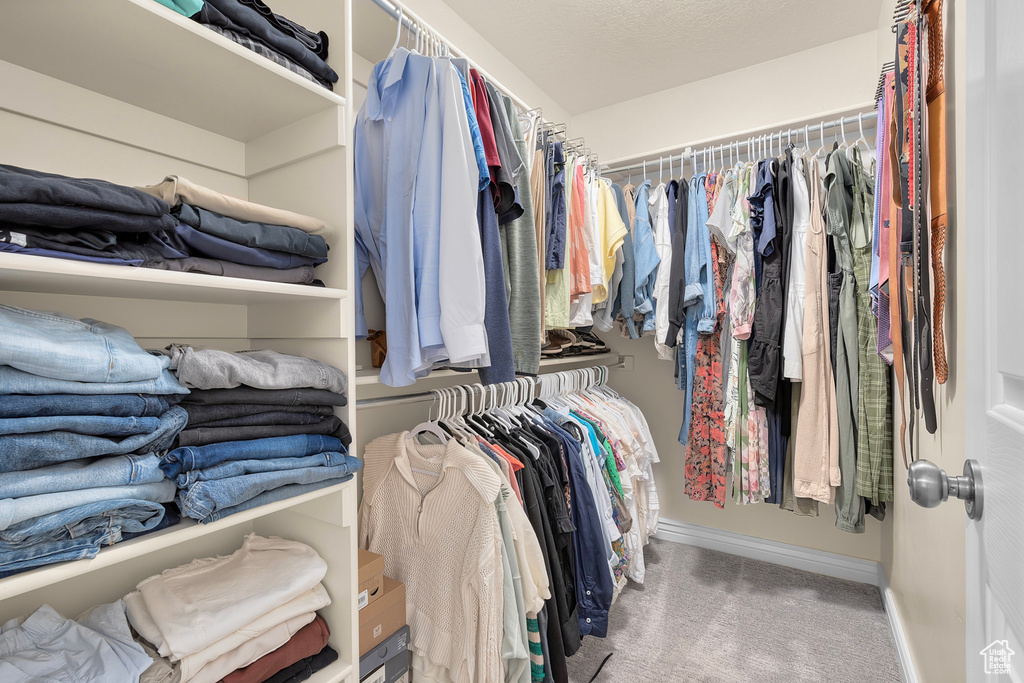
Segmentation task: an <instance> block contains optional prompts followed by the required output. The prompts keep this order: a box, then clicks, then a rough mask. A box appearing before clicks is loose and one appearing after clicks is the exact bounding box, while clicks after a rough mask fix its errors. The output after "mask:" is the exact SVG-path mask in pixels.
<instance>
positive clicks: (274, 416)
mask: <svg viewBox="0 0 1024 683" xmlns="http://www.w3.org/2000/svg"><path fill="white" fill-rule="evenodd" d="M164 353H165V354H167V356H168V357H169V358H170V359H171V368H173V370H174V372H176V373H177V377H178V380H179V381H180V382H181V383H182V384H183V385H184V386H186V387H192V388H194V391H192V393H191V394H190V395H189V396H188V397H186V398H185V399H183V401H182V404H181V407H182V409H183V410H184V411H185V412H186V414H187V415H188V416H189V426H188V428H187V429H185V430H183V431H182V432H181V433H180V434H178V436H177V445H178V448H176V449H174V450H173V451H171V452H170V453H167V454H166V455H164V456H163V458H162V459H161V460H162V461H161V465H160V466H161V468H162V469H163V471H164V473H165V474H166V475H167V476H168V477H169V478H170V479H172V480H173V481H174V482H175V484H177V486H178V489H179V491H178V495H177V499H176V500H177V503H178V507H179V508H180V510H181V513H182V514H183V515H185V516H186V517H190V518H192V519H196V520H199V521H200V522H204V523H205V522H212V521H215V520H217V519H221V518H224V517H227V516H228V515H231V514H234V513H236V512H241V511H243V510H248V509H251V508H254V507H258V506H260V505H265V504H267V503H272V502H276V501H279V500H284V499H285V498H291V497H293V496H297V495H301V494H303V493H307V492H309V491H314V490H316V489H319V488H324V487H326V486H331V485H334V484H337V483H340V482H342V481H346V480H348V479H349V478H351V477H352V474H353V473H354V472H355V471H357V470H358V469H359V468H360V467H361V466H362V464H361V462H360V461H359V460H358V459H357V458H354V457H351V456H349V455H348V454H347V447H348V445H349V444H350V443H351V441H352V438H351V435H350V434H349V430H348V427H346V425H345V423H344V422H342V421H341V420H340V419H339V418H338V417H336V416H335V415H334V411H333V406H338V405H345V403H346V398H345V390H346V389H347V380H346V377H345V374H344V373H343V372H342V371H341V370H339V369H337V368H334V367H331V366H329V365H326V364H324V363H320V362H319V361H316V360H312V359H309V358H301V357H299V356H289V355H286V354H281V353H276V352H273V351H243V352H238V353H228V352H225V351H218V350H214V349H197V348H193V347H190V346H180V345H176V346H170V347H168V348H167V349H166V350H165V351H164Z"/></svg>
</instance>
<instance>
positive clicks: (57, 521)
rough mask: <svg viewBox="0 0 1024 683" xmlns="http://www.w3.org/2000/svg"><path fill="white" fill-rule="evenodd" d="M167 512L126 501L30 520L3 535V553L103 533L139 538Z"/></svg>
mask: <svg viewBox="0 0 1024 683" xmlns="http://www.w3.org/2000/svg"><path fill="white" fill-rule="evenodd" d="M172 507H173V506H172ZM165 511H166V508H165V506H164V505H161V504H160V503H157V502H154V501H151V500H135V499H130V498H125V499H116V500H102V501H99V502H97V503H89V504H87V505H81V506H79V507H76V508H69V509H67V510H61V511H60V512H59V513H57V514H53V515H46V516H45V517H35V518H33V519H28V520H25V521H24V522H20V523H18V524H15V525H14V526H12V527H11V528H10V529H7V530H5V531H0V551H4V552H6V551H21V550H25V549H29V548H32V547H34V546H37V545H40V544H43V543H56V542H62V541H69V540H74V539H76V538H83V537H85V536H88V535H90V534H95V533H96V532H98V531H102V530H103V529H119V530H120V533H122V534H129V533H130V534H133V535H134V534H139V533H142V532H145V531H149V530H151V529H153V528H154V527H156V526H157V524H159V523H160V522H161V520H162V519H163V517H164V513H165ZM179 519H180V518H179Z"/></svg>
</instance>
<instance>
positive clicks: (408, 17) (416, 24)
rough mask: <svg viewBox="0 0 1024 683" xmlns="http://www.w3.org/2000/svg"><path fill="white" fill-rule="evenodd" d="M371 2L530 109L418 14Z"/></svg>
mask: <svg viewBox="0 0 1024 683" xmlns="http://www.w3.org/2000/svg"><path fill="white" fill-rule="evenodd" d="M373 2H374V4H376V5H377V7H380V8H381V9H382V10H384V11H385V12H387V13H388V14H390V15H391V17H392V18H393V19H395V20H397V19H398V18H399V16H401V18H402V25H403V26H405V27H406V28H407V29H409V30H410V31H413V32H415V33H417V34H418V33H419V32H420V28H421V27H422V28H423V29H425V30H426V31H427V32H428V33H430V34H431V35H432V36H433V37H434V38H436V39H437V40H439V41H440V42H442V43H444V44H445V45H447V46H448V49H449V50H451V51H452V53H453V54H455V55H458V56H459V57H462V58H463V59H466V60H467V61H468V62H469V63H470V64H471V65H472V66H473V68H474V69H476V70H477V71H479V72H480V75H481V76H483V77H484V78H485V79H486V80H487V81H489V82H490V83H491V85H493V86H494V87H495V88H497V89H498V90H500V91H502V92H503V93H505V94H506V95H508V96H509V97H511V98H512V100H513V101H514V102H515V103H516V104H518V105H519V106H520V107H521V108H522V110H523V111H529V110H530V105H528V104H526V102H524V101H523V100H521V99H520V98H519V97H517V96H516V94H515V93H514V92H512V91H511V90H509V89H508V88H506V87H505V86H503V85H502V84H501V83H500V82H499V81H498V80H497V79H496V78H494V77H493V76H491V75H490V74H489V73H487V71H486V70H484V69H482V68H481V67H480V65H479V64H477V63H476V62H474V61H473V60H472V59H470V58H469V57H468V56H467V55H466V53H465V52H463V51H462V50H460V49H458V48H457V47H455V46H454V45H452V44H451V42H449V41H448V40H447V39H446V38H445V37H444V36H442V35H441V34H440V33H438V32H437V31H435V30H434V29H433V28H432V27H431V26H430V24H428V23H427V22H425V21H423V20H422V19H420V18H419V17H418V16H416V15H415V14H413V13H412V12H410V11H409V10H408V8H406V7H405V6H402V8H401V10H399V8H398V5H397V4H395V3H393V2H390V1H389V0H373Z"/></svg>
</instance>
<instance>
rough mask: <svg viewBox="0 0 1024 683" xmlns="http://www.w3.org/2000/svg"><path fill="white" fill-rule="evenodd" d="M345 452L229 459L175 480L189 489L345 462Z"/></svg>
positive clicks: (184, 473)
mask: <svg viewBox="0 0 1024 683" xmlns="http://www.w3.org/2000/svg"><path fill="white" fill-rule="evenodd" d="M345 457H347V456H346V455H345V454H344V453H317V454H316V455H307V456H305V457H303V458H270V459H269V460H229V461H228V462H222V463H221V464H219V465H214V466H213V467H205V468H203V469H201V470H192V471H191V472H182V473H181V474H179V475H178V476H177V478H176V479H175V480H174V483H176V484H177V485H178V488H179V489H187V488H188V487H189V486H191V485H192V484H195V483H196V482H198V481H213V480H216V479H227V478H229V477H241V476H242V475H245V474H258V473H260V472H279V471H281V470H299V469H305V468H309V467H330V466H332V465H337V464H339V463H342V462H344V461H345V460H344V458H345Z"/></svg>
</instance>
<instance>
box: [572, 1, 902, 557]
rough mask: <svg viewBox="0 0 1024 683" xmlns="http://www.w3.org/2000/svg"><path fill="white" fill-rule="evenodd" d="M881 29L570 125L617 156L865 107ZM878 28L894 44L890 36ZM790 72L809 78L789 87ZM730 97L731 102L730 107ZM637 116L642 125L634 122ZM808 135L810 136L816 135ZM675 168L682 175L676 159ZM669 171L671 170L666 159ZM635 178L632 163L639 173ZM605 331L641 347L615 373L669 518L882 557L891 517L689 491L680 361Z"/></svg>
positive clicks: (623, 345)
mask: <svg viewBox="0 0 1024 683" xmlns="http://www.w3.org/2000/svg"><path fill="white" fill-rule="evenodd" d="M890 16H891V13H890ZM877 37H878V36H876V34H875V33H873V32H872V33H866V34H862V35H858V36H854V37H852V38H847V39H844V40H840V41H836V42H833V43H828V44H826V45H823V46H820V47H817V48H813V49H811V50H807V51H804V52H799V53H796V54H793V55H789V56H786V57H781V58H779V59H775V60H771V61H768V62H764V63H761V64H757V65H754V66H750V67H747V68H744V69H739V70H737V71H732V72H729V73H726V74H722V75H720V76H715V77H713V78H707V79H704V80H701V81H697V82H695V83H690V84H687V85H683V86H679V87H676V88H671V89H669V90H663V91H661V92H657V93H653V94H651V95H647V96H645V97H640V98H637V99H634V100H629V101H627V102H622V103H619V104H615V105H612V106H609V107H605V108H603V109H599V110H596V111H592V112H588V113H585V114H581V115H579V116H576V117H574V118H573V120H572V129H571V134H572V135H574V136H575V135H582V136H583V137H585V138H586V139H587V142H588V143H589V144H590V145H591V146H592V148H593V149H595V150H596V151H597V152H598V153H599V154H600V155H601V159H602V160H603V161H604V160H607V161H613V160H615V159H621V158H624V157H631V156H636V155H641V154H644V153H649V152H650V151H651V150H657V149H662V148H670V147H672V146H681V145H685V144H687V143H691V142H695V141H699V140H717V139H719V138H721V139H722V141H730V140H732V139H735V137H736V135H737V133H740V132H743V131H755V130H762V129H763V130H765V131H776V130H778V129H780V128H786V127H787V124H790V123H793V122H797V121H800V122H803V121H820V120H822V119H832V118H835V115H836V114H838V113H850V112H855V111H865V110H867V109H870V108H871V97H872V95H873V93H874V89H875V83H876V82H877V79H878V65H877V64H876V54H877V45H876V38H877ZM880 37H881V39H882V40H888V43H889V44H890V45H891V43H892V38H891V37H889V36H880ZM784 77H785V78H790V79H795V81H793V82H795V83H800V84H802V85H801V86H800V87H789V86H783V85H782V83H783V79H784ZM729 102H733V103H734V105H733V106H728V105H727V103H729ZM711 112H714V115H711ZM630 121H635V122H637V123H638V124H639V123H640V122H642V125H636V126H632V127H629V125H628V122H630ZM623 126H627V128H628V130H624V129H623ZM850 132H851V131H849V130H848V131H847V133H848V134H849V133H850ZM826 135H827V133H826ZM811 136H812V140H813V139H814V137H815V134H814V133H813V132H812V134H811ZM814 144H817V143H813V142H812V145H814ZM677 162H678V158H677ZM674 170H675V174H676V175H677V176H678V175H679V165H678V163H676V164H675V169H674ZM647 172H648V177H649V178H651V180H652V182H654V183H657V182H658V181H657V176H658V168H657V164H654V166H653V168H652V165H651V164H648V165H647ZM664 172H665V177H666V178H667V177H668V164H665V168H664ZM689 173H690V171H689V169H688V170H687V174H689ZM638 177H639V176H638V175H637V174H636V172H634V175H633V178H634V182H638V181H637V178H638ZM604 338H605V339H606V340H607V341H608V343H609V344H610V345H611V346H612V348H613V350H615V351H618V352H619V353H622V354H625V355H632V356H634V370H633V372H632V373H626V372H620V373H618V374H617V375H615V376H614V378H613V381H614V383H615V386H616V388H617V389H619V390H620V391H622V392H623V393H625V394H626V395H627V396H629V397H630V399H631V400H633V401H635V402H636V403H637V405H638V406H640V408H641V409H642V410H643V411H644V414H645V415H647V416H648V419H649V420H650V423H651V428H652V430H654V438H655V440H656V441H657V444H658V450H659V453H660V454H661V463H660V464H659V465H657V466H655V471H654V474H655V479H656V480H657V483H658V491H659V494H660V498H661V511H662V517H663V518H667V519H671V520H676V521H680V522H687V523H691V524H699V525H701V526H706V527H710V528H713V529H722V530H725V531H731V532H734V533H739V534H747V535H750V536H756V537H759V538H766V539H769V540H773V541H780V542H783V543H790V544H793V545H798V546H804V547H807V548H813V549H815V550H824V551H827V552H832V553H839V554H842V555H849V556H852V557H857V558H862V559H866V560H871V561H874V562H879V561H881V560H882V558H883V556H884V555H883V529H884V528H885V527H886V526H888V525H890V524H891V522H889V521H888V520H887V521H886V522H884V523H882V524H880V523H879V522H877V521H875V520H874V519H871V520H869V521H868V523H867V530H866V531H865V533H863V534H850V533H846V532H844V531H840V530H838V529H836V528H835V514H834V512H833V510H832V508H830V507H826V506H821V513H820V516H819V517H817V518H806V517H797V516H795V515H794V514H793V513H791V512H784V511H782V510H780V509H779V507H778V506H777V505H765V504H758V505H750V506H738V505H735V504H734V503H732V502H731V501H730V502H728V503H727V504H726V507H725V509H724V510H719V509H718V508H716V507H715V506H714V505H712V504H710V503H707V502H694V501H691V500H690V499H689V498H687V497H686V496H684V495H683V494H682V489H683V482H684V469H683V464H684V457H685V453H686V451H685V448H684V447H683V446H682V445H680V444H679V442H678V441H677V436H678V433H679V423H680V420H681V416H682V407H681V406H682V393H681V392H680V391H679V390H678V389H677V388H676V385H675V382H674V380H673V378H672V373H673V364H672V363H671V362H669V361H663V360H659V359H658V355H657V353H656V352H655V350H654V343H653V341H652V338H651V337H645V338H643V339H642V340H640V341H634V342H631V341H629V340H627V339H623V338H621V337H612V336H611V335H604ZM791 452H792V449H791Z"/></svg>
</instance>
